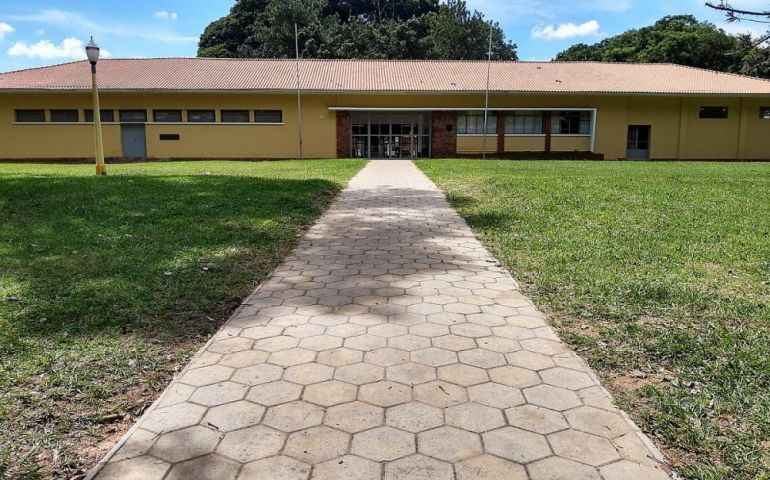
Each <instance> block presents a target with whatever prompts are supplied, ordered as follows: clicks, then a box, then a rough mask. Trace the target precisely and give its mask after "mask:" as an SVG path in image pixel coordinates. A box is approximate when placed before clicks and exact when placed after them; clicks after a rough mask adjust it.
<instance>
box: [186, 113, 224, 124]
mask: <svg viewBox="0 0 770 480" xmlns="http://www.w3.org/2000/svg"><path fill="white" fill-rule="evenodd" d="M187 121H188V122H196V123H214V122H216V121H217V116H216V114H215V113H214V110H187Z"/></svg>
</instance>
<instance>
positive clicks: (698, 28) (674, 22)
mask: <svg viewBox="0 0 770 480" xmlns="http://www.w3.org/2000/svg"><path fill="white" fill-rule="evenodd" d="M751 42H752V39H751V37H750V36H749V37H748V38H747V37H746V36H743V37H742V36H740V35H739V36H733V35H730V34H728V33H726V32H725V31H724V30H722V29H720V28H717V27H716V25H714V24H712V23H709V22H699V21H698V20H697V19H696V18H695V17H693V16H692V15H673V16H667V17H663V18H662V19H660V20H658V21H657V22H655V23H654V24H653V25H651V26H648V27H643V28H639V29H632V30H627V31H626V32H624V33H621V34H620V35H617V36H614V37H610V38H606V39H604V40H602V41H601V42H599V43H596V44H594V45H586V44H584V43H580V44H577V45H573V46H572V47H570V48H568V49H567V50H564V51H563V52H561V53H559V54H557V55H556V60H562V61H586V60H593V61H599V62H650V63H676V64H679V65H688V66H692V67H699V68H707V69H710V70H717V71H722V72H733V73H742V74H746V75H758V76H763V77H768V69H767V67H766V66H763V63H762V62H763V59H766V58H767V55H768V52H767V48H762V47H758V46H757V45H752V44H751Z"/></svg>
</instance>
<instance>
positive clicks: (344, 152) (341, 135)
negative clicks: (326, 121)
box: [336, 110, 351, 158]
mask: <svg viewBox="0 0 770 480" xmlns="http://www.w3.org/2000/svg"><path fill="white" fill-rule="evenodd" d="M336 113H337V158H348V157H350V135H351V132H350V112H343V111H340V110H338V111H337V112H336Z"/></svg>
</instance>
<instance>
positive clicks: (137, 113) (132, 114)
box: [120, 110, 147, 123]
mask: <svg viewBox="0 0 770 480" xmlns="http://www.w3.org/2000/svg"><path fill="white" fill-rule="evenodd" d="M120 121H121V122H126V123H144V122H146V121H147V110H121V111H120Z"/></svg>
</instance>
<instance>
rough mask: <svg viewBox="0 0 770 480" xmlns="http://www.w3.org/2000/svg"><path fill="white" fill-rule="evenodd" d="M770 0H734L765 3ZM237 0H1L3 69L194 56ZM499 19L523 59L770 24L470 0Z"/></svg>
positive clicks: (697, 4) (696, 2)
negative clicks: (702, 25)
mask: <svg viewBox="0 0 770 480" xmlns="http://www.w3.org/2000/svg"><path fill="white" fill-rule="evenodd" d="M767 1H768V0H734V1H732V2H731V3H732V4H733V6H736V7H747V8H763V7H764V8H766V7H767ZM232 3H233V0H132V1H125V0H122V1H117V0H101V1H95V0H66V1H65V0H35V1H27V2H20V1H19V0H0V71H8V70H15V69H20V68H28V67H34V66H40V65H49V64H53V63H60V62H66V61H71V60H75V59H79V58H82V57H83V56H84V54H83V45H84V43H85V42H87V41H88V37H89V36H90V35H93V36H94V37H95V38H96V40H97V42H98V43H99V44H100V46H101V47H102V48H103V50H104V51H105V55H107V56H110V57H114V58H115V57H164V56H194V55H195V52H196V48H197V39H198V36H199V35H200V33H201V32H202V31H203V28H204V27H205V26H206V25H207V24H208V23H209V22H210V21H211V20H214V19H216V18H219V17H221V16H223V15H225V14H226V13H227V12H228V11H229V9H230V6H231V5H232ZM468 4H469V6H470V7H471V8H475V9H477V10H480V11H482V12H483V13H484V14H485V15H486V16H487V18H491V19H494V20H496V21H498V22H499V23H500V24H501V25H502V27H503V29H504V30H505V33H506V36H507V37H508V38H509V39H511V40H513V41H514V42H516V43H517V44H518V46H519V57H520V58H521V59H522V60H548V59H550V58H552V57H553V55H555V54H556V53H557V52H559V51H561V50H563V49H564V48H566V47H568V46H570V45H572V44H574V43H578V42H586V43H594V42H596V41H598V40H601V39H602V38H603V37H606V36H609V35H615V34H617V33H620V32H622V31H624V30H626V29H628V28H632V27H640V26H644V25H648V24H650V23H652V22H654V21H655V20H657V19H658V18H660V17H662V16H664V15H669V14H679V13H689V14H693V15H695V16H696V17H698V18H699V19H706V20H710V21H713V22H714V23H717V24H718V25H719V26H721V27H723V28H725V29H726V30H728V31H731V32H738V31H747V30H750V31H753V32H754V33H760V32H762V31H763V29H764V27H766V26H767V25H762V24H752V23H741V24H738V25H735V24H733V25H727V24H725V23H724V22H723V17H722V16H721V15H719V14H718V13H717V12H713V11H711V10H710V9H709V8H707V7H705V6H704V0H584V1H579V0H468Z"/></svg>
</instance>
